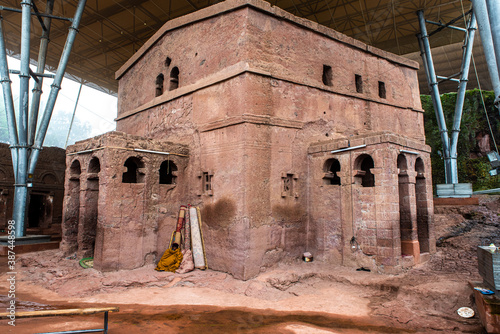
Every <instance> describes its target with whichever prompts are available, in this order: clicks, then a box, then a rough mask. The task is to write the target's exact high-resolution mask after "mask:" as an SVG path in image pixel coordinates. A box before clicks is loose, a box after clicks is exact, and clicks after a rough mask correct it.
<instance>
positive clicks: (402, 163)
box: [398, 154, 408, 174]
mask: <svg viewBox="0 0 500 334" xmlns="http://www.w3.org/2000/svg"><path fill="white" fill-rule="evenodd" d="M398 169H399V173H400V174H404V173H406V171H407V170H408V163H407V162H406V157H405V156H404V155H403V154H400V155H398Z"/></svg>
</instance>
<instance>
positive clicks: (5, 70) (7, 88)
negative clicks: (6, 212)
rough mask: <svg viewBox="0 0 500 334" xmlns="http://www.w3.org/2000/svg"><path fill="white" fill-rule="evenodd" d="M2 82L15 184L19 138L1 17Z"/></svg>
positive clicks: (0, 58) (0, 63)
mask: <svg viewBox="0 0 500 334" xmlns="http://www.w3.org/2000/svg"><path fill="white" fill-rule="evenodd" d="M0 81H1V83H2V91H3V100H4V104H5V113H6V116H7V127H8V130H9V142H10V152H11V156H12V168H13V170H14V182H16V180H17V156H18V151H17V147H18V145H19V142H18V138H17V125H16V113H15V109H14V101H13V98H12V86H11V83H12V81H11V80H10V76H9V66H8V64H7V53H6V49H5V39H4V33H3V17H2V16H1V15H0Z"/></svg>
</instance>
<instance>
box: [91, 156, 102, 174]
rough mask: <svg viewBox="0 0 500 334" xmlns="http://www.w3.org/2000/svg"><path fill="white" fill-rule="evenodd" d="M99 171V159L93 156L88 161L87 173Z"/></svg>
mask: <svg viewBox="0 0 500 334" xmlns="http://www.w3.org/2000/svg"><path fill="white" fill-rule="evenodd" d="M100 171H101V163H100V162H99V159H98V158H96V157H93V158H92V159H91V160H90V163H89V173H99V172H100Z"/></svg>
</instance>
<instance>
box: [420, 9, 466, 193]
mask: <svg viewBox="0 0 500 334" xmlns="http://www.w3.org/2000/svg"><path fill="white" fill-rule="evenodd" d="M417 15H418V20H419V24H420V31H421V34H420V36H419V37H420V41H421V42H420V45H421V46H422V47H423V50H422V53H423V54H425V58H423V60H424V61H426V63H427V66H426V72H427V73H428V76H427V82H428V84H429V88H430V90H431V97H432V103H433V105H434V111H435V113H436V119H437V123H438V126H439V133H440V134H441V143H442V145H443V157H444V171H445V178H446V183H458V174H457V161H456V160H453V159H451V157H450V140H449V137H448V129H447V127H446V120H445V117H444V112H443V106H442V104H441V97H440V95H439V88H438V82H437V77H436V71H435V70H434V62H433V60H432V54H431V47H430V44H429V35H428V33H427V27H426V25H425V18H424V12H423V11H418V12H417ZM454 180H456V181H455V182H453V181H454Z"/></svg>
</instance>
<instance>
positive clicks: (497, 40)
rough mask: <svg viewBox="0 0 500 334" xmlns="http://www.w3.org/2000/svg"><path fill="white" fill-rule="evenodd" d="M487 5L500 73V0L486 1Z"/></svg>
mask: <svg viewBox="0 0 500 334" xmlns="http://www.w3.org/2000/svg"><path fill="white" fill-rule="evenodd" d="M486 7H487V8H488V18H489V23H490V31H491V36H492V39H493V47H494V49H495V58H496V61H497V71H498V73H500V2H499V1H498V0H494V1H493V0H490V1H486Z"/></svg>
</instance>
